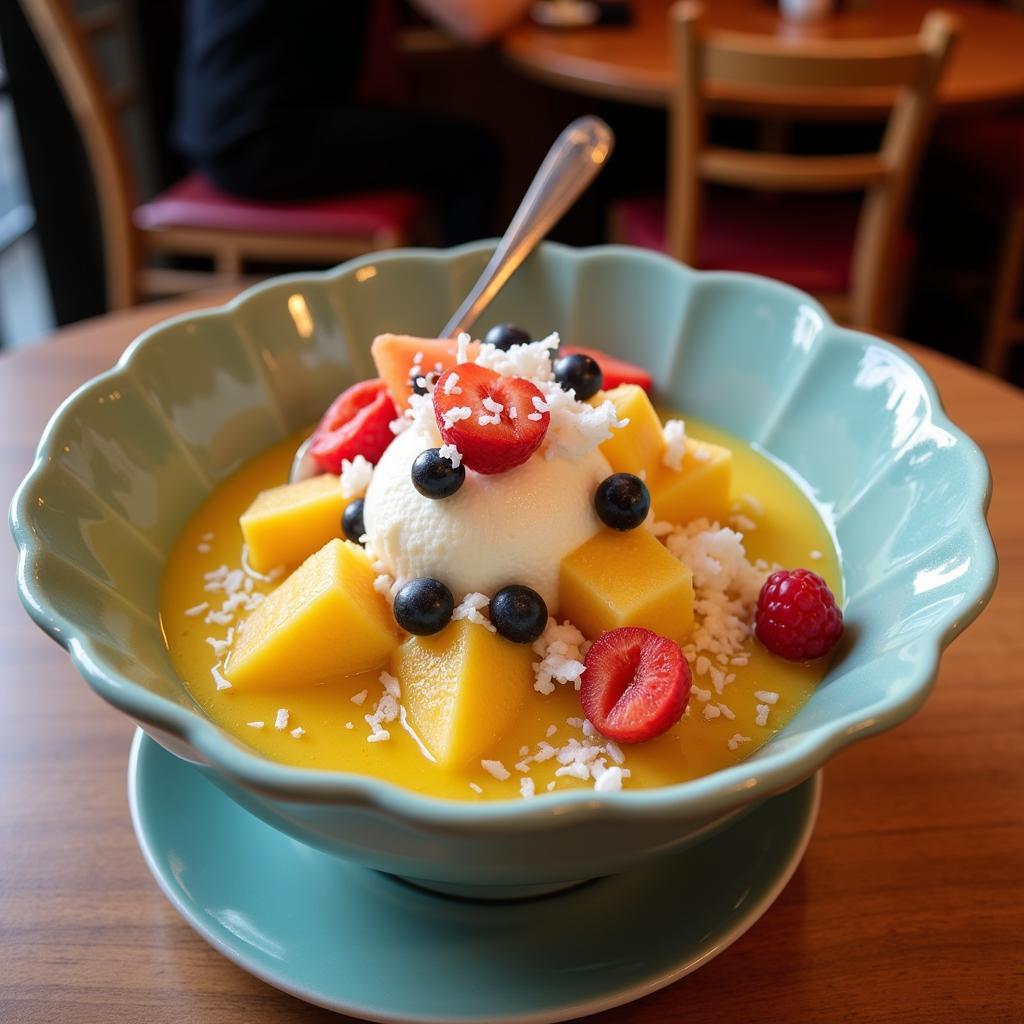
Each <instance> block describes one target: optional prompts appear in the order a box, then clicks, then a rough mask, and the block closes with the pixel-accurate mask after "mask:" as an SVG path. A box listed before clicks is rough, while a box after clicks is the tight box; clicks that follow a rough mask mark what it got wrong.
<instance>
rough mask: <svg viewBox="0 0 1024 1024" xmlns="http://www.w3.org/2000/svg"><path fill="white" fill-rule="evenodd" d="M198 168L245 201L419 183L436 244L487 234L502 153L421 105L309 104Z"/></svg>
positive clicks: (469, 129) (471, 128)
mask: <svg viewBox="0 0 1024 1024" xmlns="http://www.w3.org/2000/svg"><path fill="white" fill-rule="evenodd" d="M200 166H202V168H203V170H204V171H205V172H206V174H207V175H208V176H209V178H210V179H211V180H212V181H213V183H214V184H215V185H216V186H217V187H218V188H220V189H222V190H223V191H225V192H231V193H234V194H235V195H240V196H245V197H247V198H249V199H270V200H276V199H281V200H286V199H314V198H316V197H318V196H326V195H332V194H336V193H340V192H349V191H359V190H362V189H376V188H391V187H395V188H404V187H416V188H421V189H423V190H424V191H425V192H427V193H429V194H430V195H431V196H432V197H433V199H434V200H435V202H436V204H437V208H438V219H439V221H440V229H441V243H442V244H443V245H458V244H459V243H461V242H468V241H472V240H473V239H476V238H481V237H486V236H488V235H490V234H493V232H494V228H493V226H492V218H493V208H494V203H495V192H496V189H497V182H498V176H499V174H500V171H501V168H500V160H499V157H498V152H497V148H496V147H495V145H494V144H493V143H492V142H491V141H490V139H489V138H487V136H486V135H483V134H482V133H481V132H479V131H478V130H477V129H476V128H475V127H474V126H472V125H465V124H463V123H462V122H460V121H456V120H454V119H452V118H447V117H441V116H438V115H434V114H426V113H422V112H420V111H408V110H394V109H388V108H373V107H358V106H351V107H337V108H330V107H311V108H309V109H305V110H297V111H294V112H292V113H290V114H288V115H287V116H283V117H282V116H274V117H270V118H268V119H267V120H266V121H265V122H264V124H263V126H262V128H261V129H260V130H259V131H258V132H254V133H253V134H251V135H247V136H246V137H245V138H244V139H241V140H240V141H239V142H237V143H236V144H235V145H234V146H232V147H231V148H229V149H227V150H225V151H224V152H223V153H220V154H218V155H217V156H216V157H215V158H211V159H209V160H206V161H202V162H201V165H200Z"/></svg>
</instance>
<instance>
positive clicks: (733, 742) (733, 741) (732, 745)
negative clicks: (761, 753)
mask: <svg viewBox="0 0 1024 1024" xmlns="http://www.w3.org/2000/svg"><path fill="white" fill-rule="evenodd" d="M749 742H750V737H749V736H744V735H743V733H740V732H737V733H734V734H733V735H732V736H730V737H729V739H728V740H727V741H726V746H727V747H728V748H729V749H730V750H735V749H736V748H737V747H738V746H739V745H740V744H741V743H749Z"/></svg>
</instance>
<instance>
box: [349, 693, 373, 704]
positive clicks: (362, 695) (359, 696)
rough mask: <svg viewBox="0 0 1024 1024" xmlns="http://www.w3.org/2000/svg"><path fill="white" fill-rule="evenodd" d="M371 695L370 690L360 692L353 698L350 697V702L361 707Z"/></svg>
mask: <svg viewBox="0 0 1024 1024" xmlns="http://www.w3.org/2000/svg"><path fill="white" fill-rule="evenodd" d="M369 695H370V691H369V690H360V691H359V692H358V693H354V694H353V695H352V696H351V697H349V700H350V701H352V703H353V704H356V705H361V704H362V703H363V701H365V700H366V698H367V697H368V696H369Z"/></svg>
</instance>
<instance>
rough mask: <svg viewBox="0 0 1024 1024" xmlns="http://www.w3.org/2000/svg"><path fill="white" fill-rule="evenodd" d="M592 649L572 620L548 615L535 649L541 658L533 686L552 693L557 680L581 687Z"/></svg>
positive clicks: (535, 670) (534, 668) (543, 691)
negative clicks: (589, 652) (556, 619)
mask: <svg viewBox="0 0 1024 1024" xmlns="http://www.w3.org/2000/svg"><path fill="white" fill-rule="evenodd" d="M588 650H590V642H589V641H588V640H587V638H586V637H585V636H584V635H583V634H582V633H581V632H580V631H579V630H578V629H577V628H576V627H575V626H574V625H573V624H572V623H571V622H569V621H568V620H566V621H565V622H563V623H562V624H561V625H559V624H558V623H557V622H556V621H555V619H548V624H547V626H546V627H545V629H544V632H543V633H542V634H541V635H540V636H539V637H538V638H537V639H536V640H535V641H534V644H533V651H534V653H535V654H539V655H540V659H541V660H540V661H538V662H534V665H533V672H534V677H535V678H534V683H533V688H534V689H535V690H536V691H537V692H538V693H543V694H549V693H554V690H555V684H556V683H560V684H563V685H564V684H565V683H572V684H573V686H574V687H575V689H577V690H578V689H579V688H580V681H581V677H582V675H583V671H584V668H585V666H584V664H583V659H584V658H585V657H586V654H587V651H588ZM548 735H549V736H551V735H553V733H551V732H549V733H548Z"/></svg>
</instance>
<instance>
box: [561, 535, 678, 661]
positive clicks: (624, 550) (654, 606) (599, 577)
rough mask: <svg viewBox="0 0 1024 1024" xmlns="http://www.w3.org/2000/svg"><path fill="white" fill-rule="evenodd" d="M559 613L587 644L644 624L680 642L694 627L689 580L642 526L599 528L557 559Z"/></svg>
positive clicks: (659, 543) (676, 562)
mask: <svg viewBox="0 0 1024 1024" xmlns="http://www.w3.org/2000/svg"><path fill="white" fill-rule="evenodd" d="M559 609H560V611H561V614H562V615H563V616H565V617H566V618H567V619H569V620H571V621H572V622H573V623H574V624H575V625H576V626H577V627H578V628H579V629H581V630H582V631H583V633H584V634H585V635H586V636H587V637H589V638H590V639H591V640H596V639H597V638H598V637H599V636H600V635H601V634H602V633H603V632H605V630H609V629H618V628H620V627H621V626H643V627H644V628H646V629H651V630H654V632H655V633H660V634H661V635H662V636H667V637H669V638H671V639H672V640H675V641H676V642H677V643H682V642H683V641H684V640H685V639H686V638H687V637H688V636H689V635H690V630H692V629H693V576H692V574H691V572H690V570H689V569H688V568H687V567H686V566H685V565H683V563H682V562H680V561H679V559H678V558H676V557H675V556H674V555H673V554H671V553H670V552H669V551H668V549H667V548H666V547H665V546H664V545H663V544H662V543H661V541H659V540H658V539H657V538H656V537H655V536H654V534H652V533H651V532H650V531H649V530H646V529H644V528H643V527H642V526H641V527H638V528H637V529H635V530H630V531H628V532H626V533H617V532H616V531H614V530H602V531H601V532H600V533H597V534H595V535H594V536H593V537H591V539H590V540H588V541H587V542H586V544H583V545H581V546H580V547H578V548H577V549H576V550H575V551H573V552H572V553H571V554H569V555H566V557H565V558H563V559H562V566H561V573H560V580H559Z"/></svg>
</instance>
